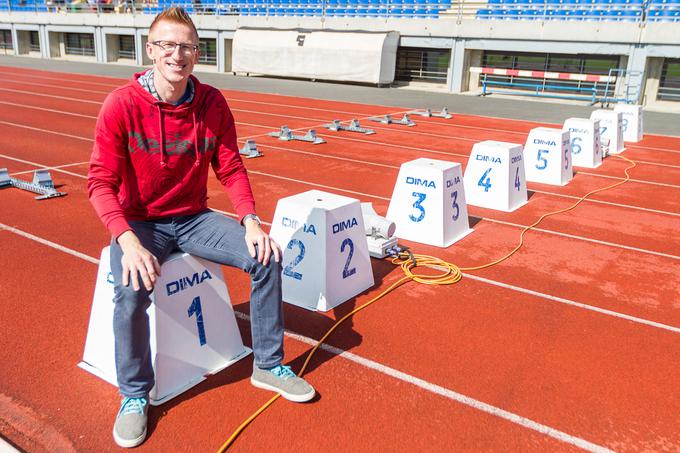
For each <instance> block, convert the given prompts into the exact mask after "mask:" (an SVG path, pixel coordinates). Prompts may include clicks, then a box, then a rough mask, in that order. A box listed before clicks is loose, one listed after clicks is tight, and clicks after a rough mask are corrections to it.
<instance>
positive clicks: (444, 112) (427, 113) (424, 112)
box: [408, 107, 453, 119]
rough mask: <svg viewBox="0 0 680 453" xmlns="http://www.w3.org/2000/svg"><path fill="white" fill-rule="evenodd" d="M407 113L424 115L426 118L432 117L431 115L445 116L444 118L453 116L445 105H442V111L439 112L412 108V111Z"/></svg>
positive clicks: (436, 116)
mask: <svg viewBox="0 0 680 453" xmlns="http://www.w3.org/2000/svg"><path fill="white" fill-rule="evenodd" d="M408 113H410V114H413V115H420V116H425V117H427V118H432V117H435V118H446V119H449V118H453V115H451V114H450V113H449V109H447V108H446V107H444V108H443V109H442V111H441V112H439V113H436V112H435V113H433V112H432V109H425V110H413V111H412V112H408Z"/></svg>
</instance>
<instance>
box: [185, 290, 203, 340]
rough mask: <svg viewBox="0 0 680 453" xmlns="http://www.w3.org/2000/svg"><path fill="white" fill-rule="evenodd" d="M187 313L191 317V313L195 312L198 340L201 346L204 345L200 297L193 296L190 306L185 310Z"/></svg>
mask: <svg viewBox="0 0 680 453" xmlns="http://www.w3.org/2000/svg"><path fill="white" fill-rule="evenodd" d="M187 313H188V315H189V317H190V318H191V315H193V314H194V313H195V314H196V327H197V328H198V341H199V343H201V346H204V345H205V343H206V340H205V326H204V325H203V310H202V309H201V298H200V297H199V296H196V297H194V300H193V301H191V306H189V310H187Z"/></svg>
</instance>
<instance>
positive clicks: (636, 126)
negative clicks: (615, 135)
mask: <svg viewBox="0 0 680 453" xmlns="http://www.w3.org/2000/svg"><path fill="white" fill-rule="evenodd" d="M614 111H615V112H619V113H620V114H621V122H622V123H623V141H624V142H639V141H640V140H642V135H643V120H642V106H641V105H631V104H617V105H616V106H615V107H614Z"/></svg>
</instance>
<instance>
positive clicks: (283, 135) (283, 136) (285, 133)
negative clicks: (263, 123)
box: [267, 126, 326, 145]
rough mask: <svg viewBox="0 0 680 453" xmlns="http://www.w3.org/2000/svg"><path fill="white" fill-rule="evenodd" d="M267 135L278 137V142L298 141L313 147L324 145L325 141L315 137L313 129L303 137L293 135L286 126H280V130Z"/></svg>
mask: <svg viewBox="0 0 680 453" xmlns="http://www.w3.org/2000/svg"><path fill="white" fill-rule="evenodd" d="M267 135H268V136H270V137H278V139H279V140H285V141H290V140H300V141H302V142H308V143H313V144H315V145H319V144H321V143H326V141H325V140H324V139H322V138H321V137H317V136H316V131H315V130H314V129H310V130H308V131H307V133H306V134H305V135H295V134H293V131H291V130H290V129H289V128H288V126H281V129H280V130H278V131H275V132H270V133H268V134H267Z"/></svg>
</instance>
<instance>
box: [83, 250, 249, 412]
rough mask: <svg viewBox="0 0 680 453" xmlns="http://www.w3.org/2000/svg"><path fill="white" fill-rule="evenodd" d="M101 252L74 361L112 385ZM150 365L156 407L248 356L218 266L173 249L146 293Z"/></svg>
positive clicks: (106, 273) (108, 288)
mask: <svg viewBox="0 0 680 453" xmlns="http://www.w3.org/2000/svg"><path fill="white" fill-rule="evenodd" d="M109 263H110V260H109V247H106V248H104V250H102V254H101V259H100V261H99V271H98V273H97V283H96V287H95V294H94V300H93V302H92V312H91V314H90V324H89V327H88V331H87V340H86V341H85V352H84V353H83V361H82V362H81V363H80V364H79V365H78V366H80V367H81V368H83V369H85V370H87V371H89V372H91V373H93V374H95V375H96V376H98V377H100V378H102V379H104V380H105V381H107V382H109V383H111V384H113V385H117V378H116V365H115V358H114V339H113V309H114V303H113V294H114V291H113V278H112V276H111V272H110V264H109ZM151 301H152V303H151V306H150V307H149V308H148V310H147V314H148V315H149V328H150V344H151V363H152V365H153V369H154V374H155V378H156V385H155V386H154V388H153V389H152V390H151V393H150V395H149V400H150V402H151V404H152V405H158V404H161V403H164V402H165V401H167V400H169V399H171V398H173V397H175V396H177V395H178V394H180V393H182V392H183V391H185V390H187V389H189V388H191V387H193V386H194V385H196V384H198V383H199V382H201V381H203V380H204V379H205V376H206V375H209V374H214V373H217V372H218V371H221V370H222V369H224V368H226V367H228V366H229V365H231V364H233V363H234V362H236V361H238V360H240V359H242V358H243V357H245V356H246V355H248V354H249V353H250V352H251V351H250V349H248V348H246V347H245V346H243V342H242V340H241V334H240V332H239V329H238V325H237V324H236V318H235V317H234V311H233V309H232V307H231V303H230V301H229V294H228V293H227V287H226V285H225V283H224V278H223V276H222V269H221V268H220V266H219V265H218V264H215V263H212V262H210V261H206V260H203V259H200V258H196V257H193V256H191V255H188V254H182V253H174V254H172V255H170V257H169V258H168V259H167V260H166V262H165V263H163V266H162V267H161V276H160V278H159V280H158V281H157V282H156V284H155V286H154V291H153V293H151Z"/></svg>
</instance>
